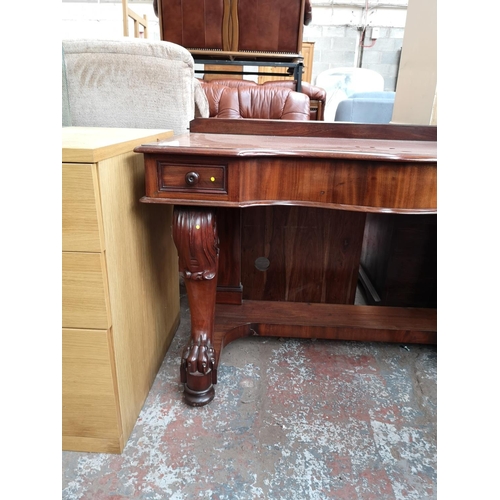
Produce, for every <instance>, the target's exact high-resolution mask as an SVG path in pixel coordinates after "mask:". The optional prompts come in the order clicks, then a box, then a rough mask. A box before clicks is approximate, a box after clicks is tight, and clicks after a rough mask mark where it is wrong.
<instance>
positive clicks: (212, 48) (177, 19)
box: [158, 0, 304, 57]
mask: <svg viewBox="0 0 500 500" xmlns="http://www.w3.org/2000/svg"><path fill="white" fill-rule="evenodd" d="M158 7H159V8H158V17H159V20H160V34H161V39H162V40H167V41H169V42H173V43H177V44H178V45H182V46H183V47H186V48H188V49H189V50H190V51H191V52H192V53H193V54H212V55H216V56H217V57H221V56H224V55H228V54H229V53H240V55H242V54H243V55H245V53H260V54H273V53H274V54H280V55H281V54H298V52H299V50H300V47H301V43H302V30H303V22H304V0H272V1H265V2H256V1H255V0H217V1H213V0H210V1H206V0H205V1H202V2H200V1H196V0H182V1H181V0H158Z"/></svg>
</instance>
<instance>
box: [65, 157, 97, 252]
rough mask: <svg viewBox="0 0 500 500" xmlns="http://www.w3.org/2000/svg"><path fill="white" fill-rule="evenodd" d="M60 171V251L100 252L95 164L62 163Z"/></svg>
mask: <svg viewBox="0 0 500 500" xmlns="http://www.w3.org/2000/svg"><path fill="white" fill-rule="evenodd" d="M62 168H63V171H62V214H63V218H62V249H63V252H64V251H66V252H75V251H80V252H100V251H102V250H104V248H103V244H104V237H103V234H102V227H101V225H100V224H99V222H100V213H98V212H99V210H100V206H99V203H98V197H99V185H98V180H97V170H96V165H95V164H64V165H63V167H62Z"/></svg>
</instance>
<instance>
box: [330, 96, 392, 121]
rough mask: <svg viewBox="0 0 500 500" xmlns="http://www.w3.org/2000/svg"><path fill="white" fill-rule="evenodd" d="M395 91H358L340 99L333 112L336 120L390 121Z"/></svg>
mask: <svg viewBox="0 0 500 500" xmlns="http://www.w3.org/2000/svg"><path fill="white" fill-rule="evenodd" d="M395 96H396V93H395V92H390V91H380V92H358V93H355V94H352V95H351V96H349V97H348V98H347V99H344V100H343V101H340V102H339V104H338V106H337V111H336V112H335V121H336V122H355V123H390V121H391V120H392V111H393V109H394V98H395Z"/></svg>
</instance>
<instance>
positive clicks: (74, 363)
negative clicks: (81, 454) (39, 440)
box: [62, 328, 121, 452]
mask: <svg viewBox="0 0 500 500" xmlns="http://www.w3.org/2000/svg"><path fill="white" fill-rule="evenodd" d="M110 334H111V332H110V331H109V330H77V329H64V328H63V331H62V433H63V449H71V448H67V447H65V444H64V442H65V439H64V438H65V437H67V438H71V441H72V442H73V446H75V444H74V443H75V441H77V440H75V438H99V439H103V440H107V441H108V443H109V441H111V443H114V446H113V447H116V448H119V444H120V436H121V430H120V422H119V416H118V410H117V408H118V405H117V398H116V394H115V386H114V382H113V370H114V367H113V357H112V355H111V352H110V347H109V346H110V340H109V336H110ZM76 446H78V445H76ZM82 451H84V450H82ZM89 451H90V450H89ZM92 451H101V450H97V449H96V450H92ZM115 452H116V451H115Z"/></svg>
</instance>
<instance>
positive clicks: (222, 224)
mask: <svg viewBox="0 0 500 500" xmlns="http://www.w3.org/2000/svg"><path fill="white" fill-rule="evenodd" d="M436 149H437V148H436V128H435V127H421V126H397V125H362V124H340V123H325V122H290V121H279V120H274V121H273V120H219V119H196V120H194V121H193V122H191V129H190V133H187V134H184V135H179V136H176V137H172V138H170V139H166V140H163V141H158V142H155V143H151V144H144V145H142V146H140V147H137V148H136V149H135V151H136V152H140V153H143V154H144V159H145V173H146V195H145V196H144V197H143V198H142V199H141V201H142V202H144V203H163V204H168V205H175V208H174V216H173V227H172V231H173V237H174V241H175V244H176V246H177V249H178V252H179V269H180V273H181V274H182V276H183V277H184V281H185V285H186V290H187V294H188V300H189V306H190V312H191V339H190V342H189V344H188V345H187V346H186V348H185V350H184V353H183V356H182V361H181V370H180V371H181V381H182V382H183V383H184V399H185V401H186V403H187V404H189V405H192V406H202V405H205V404H207V403H209V402H210V401H211V400H212V399H213V397H214V394H215V391H214V384H215V383H216V382H217V366H218V363H219V361H220V357H221V353H222V349H223V348H224V346H225V345H227V344H228V343H229V342H231V341H233V340H235V339H237V338H240V337H243V336H249V335H261V336H278V337H295V338H318V339H342V340H358V341H384V342H401V343H435V342H436V338H437V333H436V324H437V321H436V309H435V308H422V307H411V306H410V307H387V306H385V307H383V306H376V305H375V306H374V305H357V304H355V291H356V283H357V281H358V274H359V268H360V265H359V259H360V254H361V246H362V242H363V231H364V225H365V218H366V214H367V213H381V214H382V213H392V214H401V215H402V216H404V215H405V214H412V215H414V214H417V215H423V216H429V214H431V215H433V216H435V215H436V213H437V205H436V198H437V196H436V176H437V158H436ZM166 230H168V229H167V228H166Z"/></svg>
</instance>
